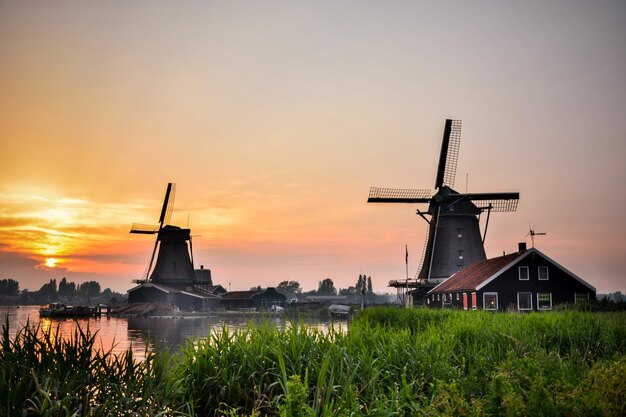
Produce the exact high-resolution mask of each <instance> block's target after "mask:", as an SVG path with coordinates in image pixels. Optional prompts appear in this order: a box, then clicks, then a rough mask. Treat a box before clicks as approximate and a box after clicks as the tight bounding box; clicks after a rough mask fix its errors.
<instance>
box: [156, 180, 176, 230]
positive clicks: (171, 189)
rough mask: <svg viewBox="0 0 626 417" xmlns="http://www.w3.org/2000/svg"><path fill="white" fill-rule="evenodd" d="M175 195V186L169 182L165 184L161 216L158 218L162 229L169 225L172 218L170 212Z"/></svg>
mask: <svg viewBox="0 0 626 417" xmlns="http://www.w3.org/2000/svg"><path fill="white" fill-rule="evenodd" d="M175 193H176V186H175V185H174V184H172V183H171V182H170V183H168V184H167V190H166V191H165V199H164V200H163V208H161V215H160V216H159V225H160V227H163V225H166V224H168V223H169V221H170V218H171V217H172V210H173V208H174V201H173V200H174V197H173V195H174V194H175Z"/></svg>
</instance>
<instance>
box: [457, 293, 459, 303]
mask: <svg viewBox="0 0 626 417" xmlns="http://www.w3.org/2000/svg"><path fill="white" fill-rule="evenodd" d="M456 300H457V301H459V293H458V292H457V293H456Z"/></svg>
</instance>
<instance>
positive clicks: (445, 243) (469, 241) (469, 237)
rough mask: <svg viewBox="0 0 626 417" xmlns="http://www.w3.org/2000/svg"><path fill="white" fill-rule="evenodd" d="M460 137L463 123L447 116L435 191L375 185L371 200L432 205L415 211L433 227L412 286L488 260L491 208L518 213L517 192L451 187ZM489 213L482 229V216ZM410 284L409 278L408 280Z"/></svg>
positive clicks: (427, 283) (429, 284)
mask: <svg viewBox="0 0 626 417" xmlns="http://www.w3.org/2000/svg"><path fill="white" fill-rule="evenodd" d="M460 141H461V121H460V120H449V119H448V120H446V124H445V128H444V131H443V142H442V144H441V153H440V156H439V166H438V168H437V177H436V180H435V189H434V190H430V189H399V188H379V187H372V188H371V189H370V195H369V198H368V200H367V202H368V203H417V204H428V209H427V210H426V211H421V210H420V209H418V210H417V214H419V215H420V216H421V217H422V218H423V219H424V220H425V221H426V222H427V223H428V225H429V227H428V235H427V243H426V245H425V248H424V252H423V255H422V262H421V267H420V269H419V271H418V273H417V274H416V278H417V279H416V281H417V282H415V284H414V286H417V287H419V286H420V285H424V286H433V285H435V284H437V283H439V282H441V281H443V280H445V279H447V278H449V277H450V276H451V275H452V274H454V273H455V272H457V271H458V270H460V269H461V268H463V267H464V266H465V265H469V264H471V263H473V262H475V261H478V260H483V259H486V256H485V248H484V241H485V236H486V234H487V226H488V225H489V215H490V214H491V213H492V212H506V211H515V210H516V209H517V203H518V201H519V193H511V192H507V193H459V192H457V191H455V190H453V189H452V187H454V179H455V176H456V165H457V161H458V155H459V146H460ZM485 211H486V212H487V219H486V221H485V227H484V231H483V232H482V233H481V231H480V216H481V214H482V213H483V212H485ZM407 286H408V282H407Z"/></svg>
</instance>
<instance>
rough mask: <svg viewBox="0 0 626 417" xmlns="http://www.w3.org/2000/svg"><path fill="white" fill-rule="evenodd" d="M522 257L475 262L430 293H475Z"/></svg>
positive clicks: (518, 254) (515, 254)
mask: <svg viewBox="0 0 626 417" xmlns="http://www.w3.org/2000/svg"><path fill="white" fill-rule="evenodd" d="M520 256H522V253H520V252H515V253H511V254H509V255H504V256H500V257H497V258H491V259H486V260H484V261H478V262H474V263H473V264H470V265H468V266H467V267H465V268H463V269H461V270H460V271H459V272H457V273H456V274H454V275H452V276H451V277H450V278H448V279H447V280H445V281H444V282H442V283H441V284H439V285H438V286H436V287H435V288H433V289H432V290H430V293H444V292H453V291H475V290H476V287H478V286H479V285H480V284H482V283H483V282H484V281H486V280H487V279H489V278H490V277H491V276H492V275H493V274H495V273H496V272H498V271H499V270H501V269H502V268H504V267H505V266H507V265H508V264H510V263H511V262H513V261H514V260H515V259H517V258H518V257H520Z"/></svg>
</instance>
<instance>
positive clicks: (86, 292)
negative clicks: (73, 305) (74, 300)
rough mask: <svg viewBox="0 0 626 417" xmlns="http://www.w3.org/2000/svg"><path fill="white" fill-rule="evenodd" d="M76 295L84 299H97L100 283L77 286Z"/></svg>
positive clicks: (90, 282)
mask: <svg viewBox="0 0 626 417" xmlns="http://www.w3.org/2000/svg"><path fill="white" fill-rule="evenodd" d="M78 294H79V295H80V296H81V297H86V298H92V297H97V296H99V295H100V283H98V282H97V281H87V282H83V283H82V284H80V285H79V286H78Z"/></svg>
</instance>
